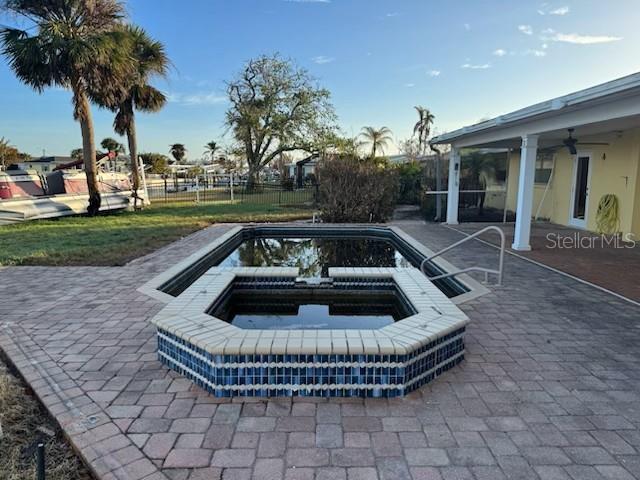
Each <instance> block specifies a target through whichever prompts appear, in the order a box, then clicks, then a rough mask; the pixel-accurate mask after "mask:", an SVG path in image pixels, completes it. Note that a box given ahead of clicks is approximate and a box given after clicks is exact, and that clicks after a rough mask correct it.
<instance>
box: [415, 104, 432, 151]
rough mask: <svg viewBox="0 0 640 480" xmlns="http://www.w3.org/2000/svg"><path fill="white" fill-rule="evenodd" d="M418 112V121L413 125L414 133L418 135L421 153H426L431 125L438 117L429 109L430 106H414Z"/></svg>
mask: <svg viewBox="0 0 640 480" xmlns="http://www.w3.org/2000/svg"><path fill="white" fill-rule="evenodd" d="M413 108H415V109H416V111H417V112H418V117H419V118H418V121H417V122H416V124H415V125H414V127H413V134H414V135H417V136H418V147H419V149H420V153H421V154H422V155H424V151H425V149H426V147H427V141H428V140H429V134H430V133H431V125H433V121H434V120H435V119H436V116H435V115H434V114H433V113H431V112H430V111H429V109H428V108H424V107H421V106H420V105H418V106H416V107H413Z"/></svg>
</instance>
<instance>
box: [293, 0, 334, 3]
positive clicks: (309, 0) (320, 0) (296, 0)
mask: <svg viewBox="0 0 640 480" xmlns="http://www.w3.org/2000/svg"><path fill="white" fill-rule="evenodd" d="M284 1H285V2H289V3H331V0H284Z"/></svg>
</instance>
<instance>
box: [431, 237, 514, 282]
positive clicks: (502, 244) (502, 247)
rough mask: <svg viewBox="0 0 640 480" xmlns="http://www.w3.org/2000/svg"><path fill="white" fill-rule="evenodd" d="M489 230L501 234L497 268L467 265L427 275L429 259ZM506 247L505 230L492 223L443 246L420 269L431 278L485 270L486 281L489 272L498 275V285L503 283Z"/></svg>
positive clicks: (436, 278)
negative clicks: (425, 269) (452, 270)
mask: <svg viewBox="0 0 640 480" xmlns="http://www.w3.org/2000/svg"><path fill="white" fill-rule="evenodd" d="M489 231H496V232H498V235H500V257H499V260H498V269H497V270H493V269H490V268H485V267H467V268H463V269H462V270H457V271H455V272H447V273H443V274H442V275H435V276H433V277H429V275H427V272H425V271H424V265H425V264H426V263H427V262H429V261H431V260H433V259H434V258H436V257H439V256H440V255H442V254H443V253H446V252H448V251H449V250H453V249H454V248H456V247H458V246H460V245H462V244H463V243H465V242H468V241H469V240H472V239H474V238H476V237H478V236H480V235H482V234H483V233H486V232H489ZM505 247H506V237H505V235H504V232H503V231H502V229H501V228H499V227H496V226H495V225H490V226H488V227H485V228H483V229H482V230H478V231H477V232H475V233H473V234H471V235H469V236H467V237H465V238H463V239H462V240H459V241H457V242H455V243H452V244H451V245H449V246H448V247H446V248H443V249H442V250H440V251H439V252H437V253H434V254H433V255H431V256H430V257H427V258H425V259H424V260H423V261H422V263H421V264H420V270H421V271H422V273H424V274H425V275H426V276H427V277H429V279H430V280H440V279H442V278H448V277H455V276H456V275H460V274H461V273H466V272H472V271H478V272H484V276H485V281H488V277H489V274H490V273H493V274H495V275H497V276H498V283H497V284H498V285H502V273H503V270H504V251H505Z"/></svg>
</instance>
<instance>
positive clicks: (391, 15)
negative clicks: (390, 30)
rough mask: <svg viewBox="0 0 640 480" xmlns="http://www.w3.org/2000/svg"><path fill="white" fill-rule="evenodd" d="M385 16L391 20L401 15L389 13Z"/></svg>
mask: <svg viewBox="0 0 640 480" xmlns="http://www.w3.org/2000/svg"><path fill="white" fill-rule="evenodd" d="M385 16H386V17H389V18H391V17H399V16H400V14H399V13H398V12H389V13H387V14H386V15H385Z"/></svg>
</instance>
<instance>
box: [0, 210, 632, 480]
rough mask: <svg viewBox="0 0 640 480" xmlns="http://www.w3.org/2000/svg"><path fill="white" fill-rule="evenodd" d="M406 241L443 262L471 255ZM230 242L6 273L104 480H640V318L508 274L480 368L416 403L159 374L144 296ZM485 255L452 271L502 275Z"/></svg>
mask: <svg viewBox="0 0 640 480" xmlns="http://www.w3.org/2000/svg"><path fill="white" fill-rule="evenodd" d="M401 227H402V228H403V229H405V230H406V231H407V232H408V233H409V234H411V235H413V236H415V237H416V238H418V239H419V240H420V241H422V242H424V243H425V244H426V245H427V246H429V247H430V248H432V249H437V248H438V247H441V246H445V245H447V244H449V243H451V242H452V241H454V240H457V239H459V238H461V235H460V234H458V233H457V232H454V231H451V230H449V229H446V228H444V227H440V226H435V225H425V224H421V223H412V222H402V225H401ZM228 228H229V227H226V226H216V227H212V228H209V229H207V230H205V231H202V232H199V233H197V234H195V235H193V236H191V237H189V238H187V239H185V240H183V241H180V242H177V243H175V244H173V245H170V246H169V247H168V248H165V249H163V250H161V251H159V252H156V253H155V254H153V255H150V256H148V257H145V258H143V259H139V260H137V261H135V262H133V263H132V264H129V265H128V266H126V267H115V268H89V267H82V268H39V267H21V268H5V269H2V270H0V292H2V293H1V296H0V346H1V347H2V349H3V350H4V351H5V352H6V353H7V354H8V355H9V357H10V358H11V360H12V361H13V362H14V363H16V365H17V366H18V367H19V369H20V371H21V372H22V374H23V375H24V376H25V378H26V379H27V381H28V382H29V383H30V384H31V386H32V387H33V389H34V390H35V392H36V393H37V394H38V395H39V396H40V397H41V399H42V400H43V402H44V403H45V404H46V405H47V407H48V408H49V409H50V410H51V412H52V413H53V414H54V415H55V416H56V418H57V419H58V420H59V421H60V423H61V425H62V426H63V428H64V429H65V431H66V432H67V434H68V435H69V436H70V438H71V440H72V442H73V443H74V445H75V446H76V447H77V448H78V449H79V450H80V451H81V453H82V455H83V456H84V457H85V459H86V460H87V461H88V462H89V463H90V465H91V467H92V468H93V469H94V470H95V471H96V472H97V473H98V474H99V476H100V478H103V479H115V478H122V479H139V478H145V479H148V480H152V479H174V480H196V479H207V480H208V479H218V478H224V479H250V478H255V479H260V480H270V479H281V478H286V479H291V480H293V479H314V478H315V479H316V480H320V479H332V480H334V479H335V480H340V479H347V478H348V479H349V480H355V479H363V480H365V479H366V480H368V479H376V478H380V479H385V480H389V479H414V480H418V479H441V478H443V479H477V480H483V479H487V480H500V479H504V478H509V479H538V478H539V479H543V480H550V479H574V480H587V479H615V480H626V479H631V478H640V454H639V451H640V309H639V308H638V307H635V306H633V305H630V304H627V303H624V302H622V301H620V300H618V299H616V298H615V297H612V296H610V295H607V294H605V293H602V292H600V291H598V290H595V289H593V288H590V287H588V286H586V285H583V284H580V283H578V282H575V281H573V280H570V279H568V278H565V277H563V276H560V275H557V274H554V273H551V272H548V271H546V270H544V269H542V268H541V267H538V266H535V265H532V264H530V263H527V262H525V261H524V260H520V259H517V258H512V257H511V258H507V266H506V279H505V286H504V287H501V288H492V291H491V293H489V294H487V295H485V296H483V297H480V298H478V299H476V300H473V301H470V302H468V303H466V304H464V305H463V306H462V308H463V309H464V311H465V312H466V313H467V314H468V315H469V317H470V318H471V325H470V328H469V329H468V336H467V351H468V354H467V357H466V361H465V362H463V363H462V364H461V365H460V366H458V367H456V368H454V369H452V370H451V371H449V372H447V373H446V374H445V375H443V376H442V377H440V378H439V379H438V380H437V381H435V382H434V383H432V384H430V385H429V386H427V387H425V388H422V389H420V390H418V391H417V392H414V393H412V394H411V395H409V396H407V397H405V398H401V399H392V400H385V399H367V400H362V399H344V400H339V399H331V400H325V399H317V400H313V399H306V398H295V399H294V400H293V401H291V400H289V399H277V400H268V401H267V400H255V401H242V400H233V401H229V400H219V399H216V398H214V397H212V396H210V395H208V394H206V393H205V392H203V391H202V390H200V389H199V388H197V387H194V386H192V384H191V383H190V382H189V381H187V380H184V379H182V378H180V377H179V376H178V375H176V374H174V373H172V372H169V371H168V370H167V369H166V368H164V367H162V366H161V364H160V363H159V362H158V361H157V359H156V354H155V336H154V330H153V328H152V327H151V326H150V325H149V323H148V319H149V318H150V317H152V316H153V315H154V314H155V313H156V312H157V311H158V310H159V309H160V308H161V306H162V305H161V304H160V303H159V302H158V301H156V300H153V299H151V298H148V297H146V296H145V295H143V294H141V293H139V292H137V291H136V286H137V285H139V284H141V283H144V282H145V281H146V280H148V279H149V278H150V277H152V276H153V275H155V274H156V273H158V272H160V271H162V270H164V269H166V268H167V266H169V265H171V264H172V263H174V262H175V261H176V260H177V259H180V258H183V257H185V256H187V255H188V254H189V253H191V252H193V251H194V250H195V249H197V248H199V247H201V246H202V245H204V244H205V243H206V242H208V241H211V239H213V238H215V237H216V236H218V235H220V234H222V233H223V232H225V231H226V230H227V229H228ZM495 255H496V252H495V250H494V249H492V248H490V247H487V246H485V245H482V244H480V243H477V242H474V243H472V244H469V247H468V248H467V249H465V250H464V251H458V252H455V253H454V252H452V255H450V256H448V257H447V258H448V259H449V260H450V261H452V262H453V263H454V264H457V265H468V264H469V263H470V262H477V263H484V264H486V265H489V264H490V262H491V261H492V260H493V259H494V257H495ZM639 275H640V274H639Z"/></svg>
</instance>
